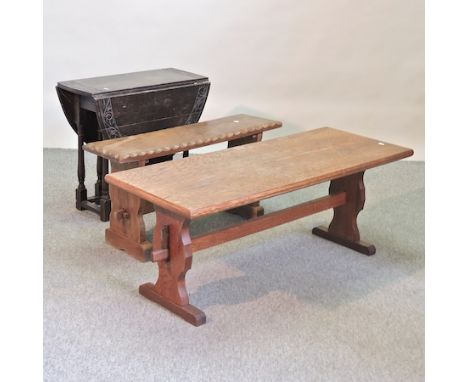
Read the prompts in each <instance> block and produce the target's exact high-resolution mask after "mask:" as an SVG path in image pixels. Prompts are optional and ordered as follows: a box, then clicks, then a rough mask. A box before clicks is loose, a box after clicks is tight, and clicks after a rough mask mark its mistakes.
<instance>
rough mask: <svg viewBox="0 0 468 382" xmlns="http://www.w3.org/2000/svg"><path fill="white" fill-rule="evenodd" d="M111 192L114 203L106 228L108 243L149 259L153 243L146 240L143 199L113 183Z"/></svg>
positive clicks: (130, 253) (137, 257)
mask: <svg viewBox="0 0 468 382" xmlns="http://www.w3.org/2000/svg"><path fill="white" fill-rule="evenodd" d="M109 192H110V196H111V200H112V203H111V213H110V225H109V228H108V229H106V241H107V243H109V244H110V245H112V246H113V247H115V248H118V249H123V250H125V251H126V252H127V253H128V254H129V255H131V256H133V257H135V258H136V259H138V260H140V261H148V260H149V259H150V257H151V256H150V255H151V243H150V242H149V241H147V240H146V232H145V222H144V221H143V213H144V212H145V211H144V203H143V201H142V200H141V199H140V198H138V197H137V196H135V195H132V194H129V193H128V192H126V191H123V190H121V189H119V188H117V187H115V186H112V185H110V187H109Z"/></svg>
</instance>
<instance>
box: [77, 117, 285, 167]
mask: <svg viewBox="0 0 468 382" xmlns="http://www.w3.org/2000/svg"><path fill="white" fill-rule="evenodd" d="M281 125H282V124H281V122H279V121H272V120H269V119H264V118H258V117H253V116H250V115H245V114H238V115H232V116H229V117H225V118H219V119H214V120H210V121H205V122H200V123H194V124H191V125H185V126H178V127H172V128H170V129H165V130H158V131H153V132H149V133H144V134H138V135H132V136H129V137H123V138H117V139H109V140H105V141H98V142H92V143H88V144H87V145H84V146H83V149H84V150H85V151H88V152H91V153H93V154H96V155H99V156H101V157H103V158H107V159H109V160H111V161H112V163H129V162H137V161H141V160H147V159H152V158H157V157H160V156H164V155H169V154H175V153H177V152H181V151H188V150H191V149H195V148H197V147H202V146H207V145H210V144H214V143H219V142H227V141H233V142H234V143H230V146H234V145H239V144H245V143H247V141H245V142H243V141H241V140H242V138H245V139H246V140H249V142H253V141H256V140H257V139H251V137H252V136H254V137H255V135H256V134H261V133H262V132H263V131H267V130H271V129H276V128H278V127H281ZM236 141H237V142H236Z"/></svg>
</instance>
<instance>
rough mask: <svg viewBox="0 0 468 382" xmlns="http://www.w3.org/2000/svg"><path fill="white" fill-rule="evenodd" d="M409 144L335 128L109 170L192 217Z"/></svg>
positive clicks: (393, 156)
mask: <svg viewBox="0 0 468 382" xmlns="http://www.w3.org/2000/svg"><path fill="white" fill-rule="evenodd" d="M412 154H413V151H412V150H411V149H408V148H404V147H400V146H396V145H392V144H389V143H384V142H380V141H378V140H374V139H370V138H366V137H362V136H358V135H355V134H351V133H347V132H344V131H340V130H337V129H332V128H321V129H317V130H311V131H307V132H304V133H299V134H294V135H290V136H287V137H282V138H277V139H271V140H268V141H263V142H259V143H255V144H251V145H243V146H237V147H233V148H230V149H227V150H222V151H218V152H214V153H209V154H204V155H200V156H192V157H190V158H186V159H184V160H180V161H173V162H165V163H161V164H159V165H158V166H146V167H142V168H136V169H132V170H129V171H123V172H116V173H112V174H109V175H107V176H106V180H107V181H108V182H109V183H110V184H114V185H116V186H117V187H119V188H122V189H124V190H126V191H128V192H130V193H132V194H135V195H137V196H139V197H141V198H142V199H145V200H147V201H149V202H150V203H153V204H156V205H158V206H160V207H162V208H164V209H166V210H170V211H173V212H174V213H178V214H179V215H181V216H184V217H186V218H188V219H194V218H197V217H200V216H204V215H210V214H213V213H216V212H220V211H225V210H228V209H231V208H235V207H239V206H241V205H245V204H249V203H253V202H256V201H258V200H262V199H265V198H269V197H272V196H276V195H280V194H282V193H285V192H289V191H293V190H297V189H300V188H304V187H308V186H312V185H314V184H318V183H322V182H324V181H329V180H333V179H337V178H341V177H344V176H347V175H351V174H354V173H357V172H361V171H364V170H365V169H368V168H373V167H376V166H379V165H382V164H385V163H389V162H392V161H395V160H398V159H402V158H405V157H408V156H411V155H412Z"/></svg>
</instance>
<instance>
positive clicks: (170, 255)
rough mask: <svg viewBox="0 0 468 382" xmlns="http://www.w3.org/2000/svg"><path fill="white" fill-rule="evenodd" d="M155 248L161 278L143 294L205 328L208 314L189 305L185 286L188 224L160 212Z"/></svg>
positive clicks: (189, 244)
mask: <svg viewBox="0 0 468 382" xmlns="http://www.w3.org/2000/svg"><path fill="white" fill-rule="evenodd" d="M153 248H154V250H153V261H156V262H157V264H158V268H159V275H158V279H157V281H156V283H155V284H152V283H146V284H143V285H140V289H139V292H140V294H141V295H143V296H145V297H146V298H148V299H150V300H151V301H154V302H157V303H158V304H160V305H162V306H164V307H165V308H166V309H169V310H170V311H171V312H173V313H175V314H177V315H178V316H180V317H181V318H183V319H184V320H185V321H187V322H189V323H191V324H192V325H195V326H200V325H203V324H204V323H205V322H206V316H205V313H203V312H202V311H201V310H200V309H198V308H196V307H194V306H193V305H190V304H189V296H188V293H187V289H186V286H185V274H186V273H187V272H188V270H189V269H190V268H191V266H192V241H191V238H190V232H189V221H188V220H186V219H184V218H181V217H178V216H175V215H172V214H166V213H165V212H162V211H160V210H157V212H156V226H155V228H154V235H153Z"/></svg>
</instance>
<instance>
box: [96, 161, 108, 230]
mask: <svg viewBox="0 0 468 382" xmlns="http://www.w3.org/2000/svg"><path fill="white" fill-rule="evenodd" d="M98 158H99V157H98ZM100 165H101V166H100V167H101V177H100V179H99V178H98V182H100V183H101V185H100V194H99V204H100V206H99V207H100V208H99V217H100V219H101V221H103V222H106V221H109V216H110V211H111V201H110V198H109V185H108V184H107V182H106V181H105V180H104V178H105V176H106V175H107V174H108V172H109V160H107V159H105V158H101V163H100Z"/></svg>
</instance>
